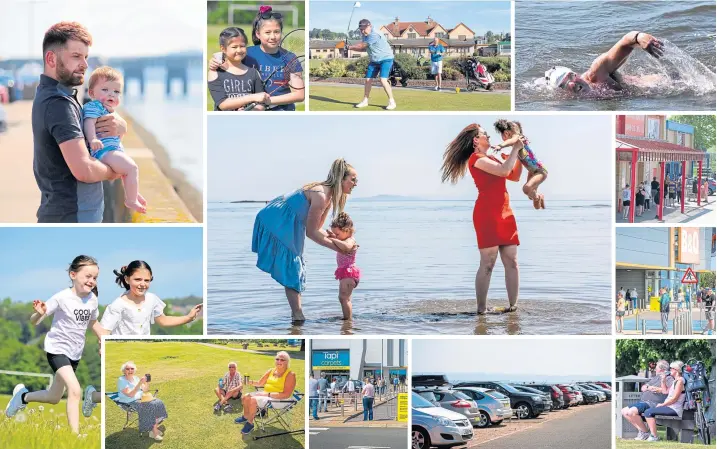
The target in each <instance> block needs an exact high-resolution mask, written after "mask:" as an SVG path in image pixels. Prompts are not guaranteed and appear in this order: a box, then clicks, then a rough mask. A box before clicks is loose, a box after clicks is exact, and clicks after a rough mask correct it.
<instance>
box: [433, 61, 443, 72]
mask: <svg viewBox="0 0 717 449" xmlns="http://www.w3.org/2000/svg"><path fill="white" fill-rule="evenodd" d="M441 73H443V61H435V62H431V75H440V74H441Z"/></svg>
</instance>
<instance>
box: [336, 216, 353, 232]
mask: <svg viewBox="0 0 717 449" xmlns="http://www.w3.org/2000/svg"><path fill="white" fill-rule="evenodd" d="M331 227H332V228H339V229H341V230H342V231H351V232H354V221H353V220H352V219H351V217H349V214H347V213H346V212H339V213H338V214H337V215H336V216H335V217H334V219H333V220H331Z"/></svg>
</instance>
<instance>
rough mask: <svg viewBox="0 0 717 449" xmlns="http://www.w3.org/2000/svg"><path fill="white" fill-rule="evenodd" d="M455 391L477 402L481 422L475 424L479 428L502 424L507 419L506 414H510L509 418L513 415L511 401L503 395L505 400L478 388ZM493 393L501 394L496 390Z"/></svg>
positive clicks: (462, 388)
mask: <svg viewBox="0 0 717 449" xmlns="http://www.w3.org/2000/svg"><path fill="white" fill-rule="evenodd" d="M455 391H459V392H461V393H463V394H465V395H466V396H468V397H469V398H470V399H471V400H473V402H475V404H476V406H477V407H478V411H479V413H480V417H479V421H478V422H476V423H475V424H476V425H477V426H478V427H488V426H490V425H497V424H500V423H502V422H503V420H504V419H505V418H506V412H507V413H508V416H507V417H508V418H509V417H510V416H511V414H512V410H511V408H510V399H508V398H507V397H505V396H503V395H501V396H502V397H503V399H498V398H496V397H495V396H493V395H491V394H488V393H487V390H485V389H484V388H478V387H460V388H455ZM493 391H494V392H495V394H500V393H498V392H497V391H495V390H493Z"/></svg>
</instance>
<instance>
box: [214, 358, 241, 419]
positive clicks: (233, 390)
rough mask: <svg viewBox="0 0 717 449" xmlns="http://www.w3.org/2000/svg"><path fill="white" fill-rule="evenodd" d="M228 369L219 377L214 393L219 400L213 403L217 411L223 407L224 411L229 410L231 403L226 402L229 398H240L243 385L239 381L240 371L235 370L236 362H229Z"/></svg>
mask: <svg viewBox="0 0 717 449" xmlns="http://www.w3.org/2000/svg"><path fill="white" fill-rule="evenodd" d="M228 368H229V371H228V372H227V373H226V374H225V375H224V377H223V378H221V379H219V385H218V386H217V388H215V389H214V393H215V394H216V395H217V398H219V401H218V402H217V403H216V404H215V405H214V411H215V412H218V411H219V410H221V409H222V407H223V408H224V413H228V412H230V411H231V405H229V404H227V401H229V399H240V398H241V392H242V388H244V385H243V384H242V381H241V373H240V372H238V371H237V362H229V366H228Z"/></svg>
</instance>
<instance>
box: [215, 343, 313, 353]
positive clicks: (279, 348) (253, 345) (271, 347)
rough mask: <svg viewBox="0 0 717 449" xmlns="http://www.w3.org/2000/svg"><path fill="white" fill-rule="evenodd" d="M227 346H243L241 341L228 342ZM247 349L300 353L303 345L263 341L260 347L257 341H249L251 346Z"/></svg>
mask: <svg viewBox="0 0 717 449" xmlns="http://www.w3.org/2000/svg"><path fill="white" fill-rule="evenodd" d="M227 346H229V347H230V348H239V349H241V348H243V346H242V344H241V343H228V344H227ZM247 349H249V350H251V351H262V352H266V353H269V352H271V353H272V354H273V353H276V352H279V351H286V352H288V353H289V354H293V353H298V352H299V350H300V349H301V346H286V345H282V344H279V345H278V346H274V345H267V344H266V343H263V346H262V347H261V348H260V347H259V346H258V345H257V344H256V343H249V346H247Z"/></svg>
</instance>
